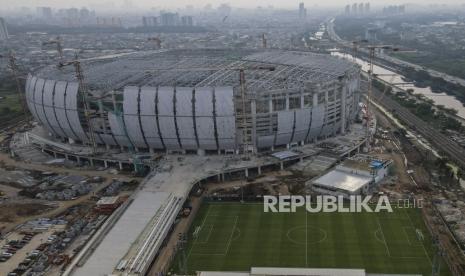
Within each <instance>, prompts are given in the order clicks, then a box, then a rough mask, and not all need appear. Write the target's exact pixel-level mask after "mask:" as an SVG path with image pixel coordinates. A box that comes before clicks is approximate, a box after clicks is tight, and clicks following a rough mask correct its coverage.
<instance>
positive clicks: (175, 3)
mask: <svg viewBox="0 0 465 276" xmlns="http://www.w3.org/2000/svg"><path fill="white" fill-rule="evenodd" d="M300 2H304V3H305V5H306V6H308V7H312V6H315V5H316V6H320V7H325V6H331V7H336V6H341V7H343V6H344V5H347V4H351V3H355V2H357V3H358V2H370V3H371V4H372V5H373V6H379V5H389V4H393V5H398V4H449V5H460V4H462V3H465V0H381V1H380V0H376V1H374V0H372V1H367V0H356V1H354V0H324V1H321V0H318V1H316V0H229V1H228V0H169V1H165V0H163V1H160V0H116V1H111V0H103V1H96V0H14V1H12V0H0V9H3V8H7V9H11V8H17V7H22V6H24V7H31V8H34V7H39V6H50V7H53V8H71V7H76V8H81V7H83V6H86V7H98V8H99V9H104V8H105V6H108V9H109V10H115V9H118V8H122V7H125V8H129V7H132V8H134V9H137V8H151V7H165V8H183V7H186V6H187V5H192V6H194V7H195V8H203V7H204V6H205V5H207V4H211V5H212V6H213V7H217V6H218V5H220V4H222V3H229V4H230V5H231V6H233V7H246V8H254V7H257V6H264V7H266V6H269V5H272V6H274V7H276V8H292V7H297V6H298V4H299V3H300Z"/></svg>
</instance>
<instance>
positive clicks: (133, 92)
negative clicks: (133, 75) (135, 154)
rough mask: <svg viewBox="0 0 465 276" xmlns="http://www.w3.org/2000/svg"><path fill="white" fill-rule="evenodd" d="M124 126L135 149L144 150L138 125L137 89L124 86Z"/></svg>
mask: <svg viewBox="0 0 465 276" xmlns="http://www.w3.org/2000/svg"><path fill="white" fill-rule="evenodd" d="M123 96H124V98H123V99H124V101H123V111H124V124H125V126H126V130H127V132H128V136H129V139H130V140H131V142H132V144H133V145H134V146H135V147H143V148H146V147H147V144H146V143H145V141H144V137H143V136H142V130H141V127H140V123H139V102H138V98H139V88H138V87H135V86H126V87H125V88H124V92H123Z"/></svg>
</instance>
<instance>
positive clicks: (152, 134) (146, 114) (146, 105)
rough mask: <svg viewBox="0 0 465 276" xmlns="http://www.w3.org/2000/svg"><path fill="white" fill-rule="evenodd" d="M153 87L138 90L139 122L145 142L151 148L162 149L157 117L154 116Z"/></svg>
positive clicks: (154, 95)
mask: <svg viewBox="0 0 465 276" xmlns="http://www.w3.org/2000/svg"><path fill="white" fill-rule="evenodd" d="M156 95H157V89H156V88H155V87H141V90H140V116H141V118H140V120H141V124H142V130H143V132H144V136H145V140H146V141H147V144H148V145H149V147H151V148H155V149H162V148H163V144H162V142H161V139H160V136H159V135H158V125H157V116H156V114H155V97H156Z"/></svg>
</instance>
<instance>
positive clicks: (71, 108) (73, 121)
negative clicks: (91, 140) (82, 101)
mask: <svg viewBox="0 0 465 276" xmlns="http://www.w3.org/2000/svg"><path fill="white" fill-rule="evenodd" d="M78 88H79V84H78V83H77V82H68V87H66V98H65V101H66V115H67V116H68V121H69V123H70V125H71V128H72V130H73V132H74V133H75V134H76V135H77V136H78V137H79V140H81V141H83V142H87V141H88V139H87V136H86V134H85V133H84V129H83V128H82V125H81V121H80V120H79V113H78V106H77V102H78Z"/></svg>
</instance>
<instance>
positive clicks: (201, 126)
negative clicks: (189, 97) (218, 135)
mask: <svg viewBox="0 0 465 276" xmlns="http://www.w3.org/2000/svg"><path fill="white" fill-rule="evenodd" d="M212 93H213V88H211V87H200V88H196V89H195V123H196V128H197V136H198V139H199V147H200V148H202V149H209V150H215V149H217V147H216V139H215V130H214V128H215V124H214V122H213V95H212Z"/></svg>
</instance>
